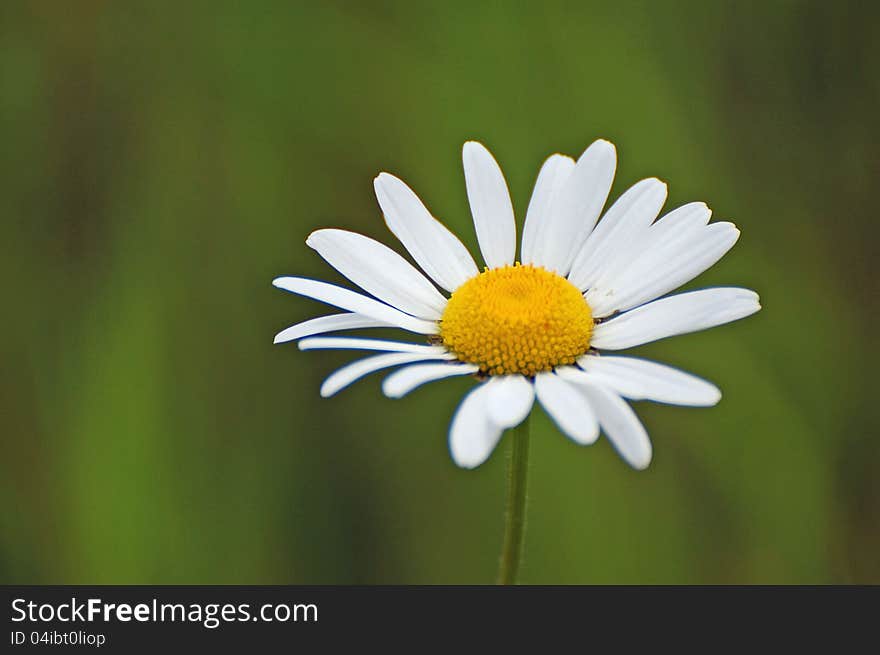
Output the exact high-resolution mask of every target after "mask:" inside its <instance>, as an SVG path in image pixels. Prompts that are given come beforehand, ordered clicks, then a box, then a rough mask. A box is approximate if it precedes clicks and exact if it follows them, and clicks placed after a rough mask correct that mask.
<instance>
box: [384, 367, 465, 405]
mask: <svg viewBox="0 0 880 655" xmlns="http://www.w3.org/2000/svg"><path fill="white" fill-rule="evenodd" d="M479 370H480V367H479V366H476V365H474V364H461V363H456V364H413V365H412V366H407V367H406V368H402V369H400V370H399V371H397V372H395V373H392V374H391V375H389V376H388V377H387V378H385V380H384V381H383V382H382V391H383V392H384V393H385V395H386V396H388V397H389V398H403V396H405V395H406V394H408V393H409V392H410V391H412V390H413V389H415V388H416V387H420V386H422V385H423V384H425V383H426V382H433V381H434V380H442V379H443V378H448V377H452V376H454V375H468V374H470V373H476V372H477V371H479Z"/></svg>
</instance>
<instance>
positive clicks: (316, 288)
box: [272, 277, 440, 334]
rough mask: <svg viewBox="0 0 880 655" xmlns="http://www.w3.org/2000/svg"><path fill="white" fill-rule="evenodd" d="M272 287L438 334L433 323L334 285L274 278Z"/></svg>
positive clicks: (305, 280)
mask: <svg viewBox="0 0 880 655" xmlns="http://www.w3.org/2000/svg"><path fill="white" fill-rule="evenodd" d="M272 284H273V285H274V286H276V287H278V288H279V289H283V290H284V291H289V292H290V293H295V294H298V295H300V296H306V297H307V298H314V299H315V300H319V301H321V302H324V303H327V304H328V305H334V306H336V307H339V308H340V309H347V310H348V311H350V312H356V313H358V314H362V315H363V316H368V317H370V318H372V319H375V320H377V321H382V322H383V323H389V324H391V325H396V326H397V327H400V328H403V329H404V330H409V331H410V332H417V333H418V334H437V333H438V332H439V331H440V327H439V326H438V325H437V323H435V322H434V321H425V320H422V319H420V318H416V317H414V316H410V315H409V314H405V313H403V312H402V311H400V310H399V309H395V308H394V307H391V306H390V305H386V304H385V303H382V302H379V301H378V300H374V299H373V298H368V297H367V296H365V295H363V294H360V293H356V292H355V291H351V290H349V289H343V288H342V287H338V286H336V285H335V284H328V283H327V282H319V281H318V280H309V279H307V278H302V277H277V278H275V279H274V280H272Z"/></svg>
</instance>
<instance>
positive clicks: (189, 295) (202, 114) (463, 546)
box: [0, 0, 880, 583]
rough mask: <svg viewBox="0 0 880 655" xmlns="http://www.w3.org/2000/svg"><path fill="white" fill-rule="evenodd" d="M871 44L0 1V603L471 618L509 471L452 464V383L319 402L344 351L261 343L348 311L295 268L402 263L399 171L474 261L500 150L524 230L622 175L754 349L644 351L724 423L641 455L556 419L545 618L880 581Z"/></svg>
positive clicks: (766, 31) (840, 31) (607, 12)
mask: <svg viewBox="0 0 880 655" xmlns="http://www.w3.org/2000/svg"><path fill="white" fill-rule="evenodd" d="M878 21H880V9H878V5H876V4H868V3H862V4H856V3H847V2H841V3H833V4H832V3H824V2H815V3H812V2H791V1H788V2H786V1H781V0H780V1H774V2H765V3H739V2H733V1H730V2H700V1H696V0H695V1H693V2H644V3H627V2H613V3H599V2H566V3H557V2H540V3H538V2H533V3H515V2H495V3H473V2H466V3H465V2H462V3H457V2H446V3H417V2H400V3H394V2H372V3H354V2H350V3H345V2H323V3H310V4H305V3H296V2H288V1H283V0H277V1H274V2H267V1H262V2H252V3H246V2H211V3H162V2H122V1H119V2H115V1H114V2H111V1H105V2H97V1H91V2H89V1H85V0H83V1H80V2H61V1H57V2H52V1H43V2H4V3H3V4H2V9H0V83H2V87H0V88H2V95H0V142H2V146H0V147H2V152H3V156H2V158H0V166H2V171H0V190H2V198H3V211H2V223H0V224H2V241H0V273H2V279H3V280H4V293H3V296H4V303H3V307H4V316H5V318H4V320H3V321H2V339H0V359H2V365H0V385H2V388H0V412H2V457H0V459H2V464H0V491H2V501H0V581H2V582H7V583H13V582H14V583H380V582H381V583H483V582H491V581H492V580H493V577H494V572H495V566H496V559H497V554H498V550H499V545H500V538H501V527H502V525H501V512H502V508H503V501H504V485H505V460H506V457H505V452H504V451H506V447H507V445H508V444H507V443H506V442H502V448H500V449H499V450H498V451H497V452H496V453H495V456H493V457H492V459H491V460H490V461H489V462H488V464H486V465H485V466H484V467H482V468H480V469H478V470H477V471H475V472H467V471H463V470H459V469H456V468H455V466H454V465H453V464H452V462H451V461H450V459H449V456H448V453H447V447H446V430H447V426H448V424H449V420H450V417H451V414H452V411H453V409H454V407H455V405H456V403H457V401H458V399H459V398H460V396H461V395H462V393H463V392H464V390H465V389H466V388H467V387H468V385H469V381H466V380H454V381H449V382H446V383H443V384H436V385H432V386H430V387H426V388H423V389H420V390H418V391H417V392H414V393H413V394H412V396H411V397H408V398H406V399H404V400H402V401H392V400H388V399H386V398H384V397H383V396H382V395H381V392H380V390H379V381H380V380H381V376H375V377H374V378H371V379H369V380H367V381H365V382H362V383H359V384H357V385H355V386H353V387H352V388H350V389H348V390H347V391H345V392H343V393H342V394H340V395H339V396H337V397H335V398H333V399H330V400H322V399H320V398H319V396H318V387H319V384H320V382H321V380H322V379H323V377H324V376H325V375H327V374H328V373H329V372H330V371H331V370H333V369H334V368H335V367H336V366H337V365H340V364H342V363H343V362H345V361H348V360H349V359H351V358H352V357H353V356H354V355H353V354H351V353H330V354H324V353H315V352H312V353H301V352H299V351H298V350H297V348H296V346H295V345H292V344H288V345H283V346H273V345H272V336H273V335H274V333H275V332H276V331H278V330H280V329H281V328H283V327H286V326H287V325H290V324H292V323H294V322H297V321H299V320H302V319H305V318H308V317H310V316H314V315H319V314H323V313H327V310H326V308H325V307H323V306H321V305H319V304H318V303H314V302H311V301H307V300H303V299H298V298H295V297H293V296H290V295H288V294H285V293H283V292H280V291H278V290H275V289H273V288H272V287H271V286H270V281H271V280H272V278H273V277H275V276H277V275H281V274H302V275H308V276H314V277H320V278H323V279H327V280H331V281H341V278H340V277H339V276H338V275H337V274H336V273H335V272H333V271H332V270H331V269H329V267H327V266H326V265H325V264H324V263H323V262H322V261H321V260H320V258H319V257H317V255H316V254H315V253H313V252H312V251H311V250H309V249H308V248H307V247H306V246H305V244H304V239H305V237H306V235H307V234H308V233H309V232H310V231H311V230H312V229H315V228H318V227H328V226H338V227H344V228H349V229H354V230H357V231H361V232H364V233H366V234H369V235H371V236H374V237H377V238H379V239H381V240H384V241H385V242H386V243H389V244H393V245H394V247H398V244H396V242H395V241H394V240H393V238H392V237H391V235H390V234H389V233H387V231H386V229H385V227H384V224H383V222H382V219H381V215H380V213H379V211H378V208H377V205H376V202H375V199H374V197H373V192H372V178H373V176H374V175H375V174H376V173H377V172H379V171H380V170H387V171H391V172H394V173H396V174H398V175H400V176H401V177H403V178H404V179H405V180H406V181H407V182H408V183H409V184H410V185H411V186H413V188H414V189H416V190H417V191H418V192H419V193H420V194H421V196H422V197H423V198H424V199H425V202H426V203H427V204H428V206H429V207H430V208H432V210H433V211H434V213H435V214H436V215H438V216H440V217H441V218H442V219H443V220H444V221H445V222H447V223H448V224H449V225H450V226H451V227H452V228H453V229H454V230H456V231H457V232H458V233H459V234H461V235H462V238H463V240H464V241H465V243H467V244H468V245H469V246H472V247H473V246H475V243H476V240H475V237H474V234H473V229H472V226H471V223H470V217H469V212H468V208H467V202H466V196H465V191H464V184H463V176H462V172H461V164H460V148H461V145H462V143H463V142H464V141H465V140H467V139H471V138H476V139H479V140H482V141H483V142H485V143H486V144H487V145H488V146H489V147H490V148H491V149H492V150H493V152H494V153H495V155H496V157H497V158H498V159H499V161H500V162H501V164H502V166H503V167H504V170H505V173H506V175H507V179H508V182H509V185H510V188H511V192H512V195H513V198H514V205H515V207H516V208H517V212H518V215H519V216H520V218H521V217H522V215H523V213H524V209H525V207H526V204H527V202H528V198H529V194H530V191H531V185H532V183H533V181H534V177H535V175H536V172H537V170H538V167H539V166H540V164H541V162H542V161H543V159H544V157H546V156H547V155H548V154H549V153H550V152H554V151H561V152H567V153H570V154H574V155H577V154H579V153H580V152H581V151H582V150H583V148H584V147H585V146H586V145H587V144H589V143H590V142H591V141H592V140H593V139H595V138H597V137H605V138H608V139H610V140H612V141H613V142H615V143H616V144H617V147H618V153H619V166H618V176H617V180H616V182H615V187H614V191H613V192H612V193H613V196H616V195H617V194H619V193H620V191H621V190H623V189H625V188H626V187H627V186H628V185H630V184H632V183H633V182H635V181H637V180H639V179H641V178H644V177H647V176H652V175H656V176H659V177H661V178H662V179H664V180H666V181H668V182H669V184H670V203H669V205H668V206H669V207H672V206H676V205H678V204H681V203H683V202H686V201H690V200H705V201H707V202H708V203H709V204H710V206H711V207H713V209H714V210H715V217H716V218H717V219H719V220H733V221H734V222H736V223H737V224H738V226H739V227H740V228H741V230H742V233H743V236H742V238H741V239H740V242H739V244H738V245H737V246H736V247H735V248H734V250H733V251H732V252H731V254H730V255H728V256H727V258H725V260H723V261H722V262H721V263H720V264H719V265H718V266H716V267H715V268H713V269H712V270H711V271H710V272H708V273H707V274H705V275H704V276H702V277H701V278H700V279H699V280H698V282H697V286H705V285H709V284H719V283H720V284H738V285H742V286H747V287H751V288H754V289H756V290H758V291H759V292H760V293H761V296H762V302H763V305H764V310H763V311H762V312H761V313H759V314H758V315H756V316H755V317H752V318H749V319H747V320H745V321H743V322H741V323H739V324H734V325H732V326H727V327H722V328H719V329H716V330H712V331H709V332H705V333H700V334H697V335H693V336H688V337H682V338H679V339H670V340H667V341H663V342H660V343H657V344H653V345H651V346H649V347H645V348H642V349H640V351H639V352H640V354H644V355H646V356H649V357H655V358H658V359H660V360H662V361H667V362H669V363H672V364H674V365H678V366H681V367H683V368H686V369H688V370H691V371H694V372H695V373H697V374H699V375H703V376H705V377H707V378H709V379H711V380H713V381H715V382H716V383H717V384H718V385H719V386H720V387H721V388H722V389H723V391H724V398H723V400H722V402H721V403H720V404H719V405H718V406H717V407H715V408H712V409H702V410H693V409H685V408H675V407H666V406H653V405H650V404H647V403H637V410H638V412H639V414H640V415H641V416H642V418H643V420H644V422H645V424H646V426H647V427H648V429H649V431H650V434H651V436H652V439H653V442H654V449H655V458H654V462H653V464H652V465H651V468H650V469H649V470H648V471H647V472H645V473H636V472H634V471H632V470H631V469H629V468H628V467H627V466H626V465H625V464H624V463H623V462H622V461H621V460H620V458H618V457H617V456H616V455H615V454H614V452H613V451H612V449H611V448H610V446H609V445H608V443H607V441H605V440H604V439H603V440H601V441H600V442H599V443H598V444H597V445H596V446H593V447H591V448H580V447H578V446H575V445H574V444H573V443H572V442H570V441H568V440H567V439H565V438H564V437H562V436H561V435H560V434H559V433H558V432H557V431H556V430H555V429H554V428H552V427H551V425H550V423H549V420H548V419H547V418H546V416H545V415H544V414H543V413H542V412H540V410H536V412H535V418H534V423H533V425H534V427H533V450H532V478H531V482H532V486H531V498H530V516H529V531H528V536H527V557H526V561H525V564H524V570H523V580H524V581H525V582H530V583H593V582H595V583H617V582H619V583H829V582H841V583H852V582H875V583H877V582H880V558H878V553H880V441H878V409H877V407H878V403H877V399H876V397H875V395H876V392H877V388H876V386H877V385H876V379H877V377H876V370H877V368H878V361H877V359H878V358H877V347H876V346H877V338H876V326H877V321H878V311H877V310H878V297H880V293H878V291H880V289H878V284H877V274H876V271H875V270H873V269H872V268H871V265H872V264H876V262H877V240H878V237H880V230H878V226H877V225H878V224H877V217H876V215H875V214H876V208H875V206H876V198H877V188H878V186H877V184H878V179H880V132H878V127H877V118H878V115H880V101H878V100H880V82H878V80H880V38H878V31H877V26H878V24H880V22H878Z"/></svg>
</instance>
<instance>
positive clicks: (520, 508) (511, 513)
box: [498, 417, 529, 585]
mask: <svg viewBox="0 0 880 655" xmlns="http://www.w3.org/2000/svg"><path fill="white" fill-rule="evenodd" d="M528 470H529V417H526V420H525V421H523V422H522V423H521V424H520V425H519V427H517V428H514V430H513V445H512V446H511V450H510V469H509V473H510V474H509V477H508V480H507V510H506V512H505V515H504V543H503V545H502V547H501V562H500V564H499V567H498V584H502V585H510V584H516V578H517V574H518V573H519V564H520V560H521V559H522V553H523V542H524V541H525V533H526V479H527V477H528Z"/></svg>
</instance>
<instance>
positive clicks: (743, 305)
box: [590, 287, 761, 350]
mask: <svg viewBox="0 0 880 655" xmlns="http://www.w3.org/2000/svg"><path fill="white" fill-rule="evenodd" d="M759 309H761V305H760V304H759V302H758V294H756V293H755V292H754V291H749V290H748V289H738V288H734V287H719V288H714V289H701V290H700V291H691V292H688V293H680V294H678V295H675V296H667V297H666V298H661V299H660V300H655V301H654V302H650V303H648V304H647V305H642V306H641V307H637V308H635V309H631V310H630V311H628V312H626V313H624V314H621V315H620V316H616V317H614V318H612V319H610V320H608V321H605V322H604V323H600V324H599V325H597V326H596V328H595V329H594V330H593V337H592V339H591V340H590V345H591V346H592V347H593V348H598V349H600V350H602V349H608V350H622V349H624V348H632V347H633V346H639V345H641V344H643V343H648V342H650V341H657V340H658V339H665V338H666V337H671V336H674V335H676V334H686V333H688V332H696V331H697V330H705V329H708V328H711V327H715V326H716V325H722V324H724V323H729V322H731V321H735V320H737V319H740V318H744V317H746V316H748V315H749V314H754V313H755V312H756V311H758V310H759Z"/></svg>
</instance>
